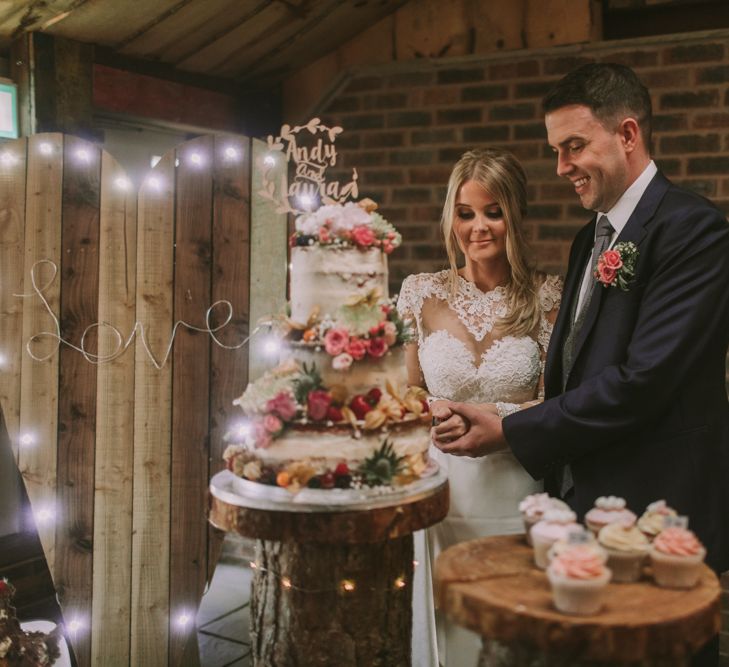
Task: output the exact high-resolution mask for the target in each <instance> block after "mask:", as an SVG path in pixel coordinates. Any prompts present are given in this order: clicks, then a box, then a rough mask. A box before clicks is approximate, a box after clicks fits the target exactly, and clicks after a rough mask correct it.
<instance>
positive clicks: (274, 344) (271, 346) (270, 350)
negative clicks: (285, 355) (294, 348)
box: [263, 336, 281, 357]
mask: <svg viewBox="0 0 729 667" xmlns="http://www.w3.org/2000/svg"><path fill="white" fill-rule="evenodd" d="M280 350H281V343H279V341H278V339H277V338H274V337H273V336H269V338H268V339H267V340H266V341H265V342H264V344H263V351H264V352H265V353H266V354H267V355H268V356H271V357H272V356H274V355H275V354H278V353H279V351H280Z"/></svg>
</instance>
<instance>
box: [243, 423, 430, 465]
mask: <svg viewBox="0 0 729 667" xmlns="http://www.w3.org/2000/svg"><path fill="white" fill-rule="evenodd" d="M385 437H387V439H388V440H389V441H390V442H391V443H392V446H393V449H394V450H395V453H396V454H397V455H398V456H413V455H419V454H423V453H425V452H427V450H428V447H429V445H430V432H429V430H428V428H427V427H425V426H424V425H423V427H417V426H414V427H413V428H411V429H408V430H404V431H398V432H397V433H388V434H385V433H382V432H381V431H379V430H378V431H372V432H368V431H362V432H361V436H360V437H359V438H356V437H354V436H353V435H350V434H349V433H346V432H345V433H342V432H337V431H331V432H328V431H320V432H316V433H312V432H311V431H297V430H296V429H291V430H289V431H287V432H286V433H285V434H284V435H283V436H281V437H280V438H277V439H276V440H275V441H274V443H273V444H272V445H271V446H270V447H268V448H267V449H256V450H255V453H256V456H258V457H259V458H260V459H261V460H262V461H263V462H264V463H277V462H282V461H289V460H300V459H303V458H313V459H325V460H327V461H328V462H331V463H332V464H333V465H332V467H334V465H336V463H337V462H338V461H361V460H363V459H365V458H367V457H368V456H371V455H372V454H373V453H374V452H376V451H377V450H378V449H380V447H382V442H383V441H384V439H385Z"/></svg>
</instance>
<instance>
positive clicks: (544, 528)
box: [530, 509, 579, 570]
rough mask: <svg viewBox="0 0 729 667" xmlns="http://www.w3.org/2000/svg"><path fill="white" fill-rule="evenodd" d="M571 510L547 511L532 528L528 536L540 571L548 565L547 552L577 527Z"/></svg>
mask: <svg viewBox="0 0 729 667" xmlns="http://www.w3.org/2000/svg"><path fill="white" fill-rule="evenodd" d="M576 518H577V517H576V516H575V513H574V512H572V511H571V510H555V509H551V510H547V511H546V512H545V513H544V516H543V517H542V520H541V521H539V522H537V523H535V524H534V526H532V529H531V531H530V534H531V536H532V544H533V545H534V563H535V564H536V566H537V567H538V568H541V569H542V570H544V569H546V567H547V565H549V558H548V557H547V552H548V551H549V548H550V547H551V546H552V545H553V544H554V543H555V542H556V541H557V540H565V539H567V535H568V534H569V533H570V531H571V530H574V529H575V528H577V527H578V526H579V524H578V523H576V522H575V519H576Z"/></svg>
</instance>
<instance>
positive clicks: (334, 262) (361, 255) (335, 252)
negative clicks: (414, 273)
mask: <svg viewBox="0 0 729 667" xmlns="http://www.w3.org/2000/svg"><path fill="white" fill-rule="evenodd" d="M290 279H291V319H292V320H294V321H295V322H306V321H307V320H308V319H309V316H310V315H311V313H312V311H313V310H314V309H315V308H318V309H319V314H320V316H321V315H326V314H329V315H332V316H333V315H334V314H335V313H336V312H337V311H338V310H339V308H341V307H342V306H343V305H344V304H345V302H346V301H347V299H348V298H350V297H351V296H353V295H362V296H364V295H366V294H368V293H369V292H371V291H372V290H374V289H379V290H380V293H381V298H383V299H385V298H387V256H386V255H385V253H384V252H382V250H380V249H379V248H369V249H367V250H359V249H357V248H337V247H333V246H320V245H312V246H297V247H294V248H292V249H291V276H290Z"/></svg>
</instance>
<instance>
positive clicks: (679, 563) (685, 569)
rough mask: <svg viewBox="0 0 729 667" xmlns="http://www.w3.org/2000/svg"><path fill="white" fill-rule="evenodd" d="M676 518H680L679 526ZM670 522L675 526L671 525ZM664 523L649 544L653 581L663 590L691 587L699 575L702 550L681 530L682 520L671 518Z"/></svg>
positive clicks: (697, 543) (683, 529)
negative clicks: (664, 526)
mask: <svg viewBox="0 0 729 667" xmlns="http://www.w3.org/2000/svg"><path fill="white" fill-rule="evenodd" d="M679 519H684V521H683V522H682V523H683V524H684V525H683V526H682V525H681V523H679V522H678V521H677V520H679ZM674 522H676V523H677V524H678V525H671V524H672V523H674ZM666 523H667V527H666V528H665V529H664V530H662V531H661V532H660V533H658V535H657V536H656V539H655V540H653V544H652V545H651V550H650V556H651V565H652V566H653V578H654V579H655V580H656V583H657V584H658V585H659V586H663V587H664V588H693V587H694V586H695V585H696V583H697V582H698V580H699V576H700V575H701V563H702V562H703V560H704V557H705V556H706V549H705V548H704V547H703V545H702V544H701V542H699V540H698V539H697V537H696V535H694V534H693V533H692V532H691V531H690V530H689V529H688V528H686V527H685V526H686V525H687V524H688V522H687V521H685V517H671V520H669V521H667V522H666Z"/></svg>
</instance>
